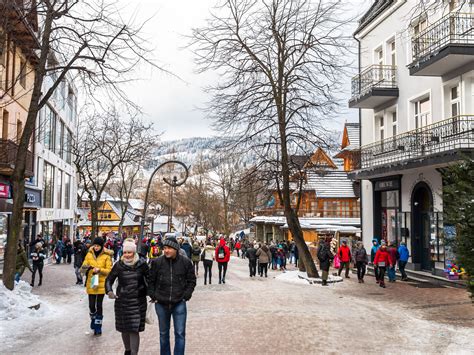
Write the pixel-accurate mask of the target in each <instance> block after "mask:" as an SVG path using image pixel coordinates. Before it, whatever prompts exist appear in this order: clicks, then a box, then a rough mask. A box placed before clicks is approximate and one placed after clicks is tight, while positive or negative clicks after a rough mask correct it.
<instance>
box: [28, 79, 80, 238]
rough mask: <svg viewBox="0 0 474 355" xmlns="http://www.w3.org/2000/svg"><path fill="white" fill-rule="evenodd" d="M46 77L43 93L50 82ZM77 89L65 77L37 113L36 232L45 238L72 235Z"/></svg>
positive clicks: (74, 193) (75, 188)
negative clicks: (38, 205) (38, 195)
mask: <svg viewBox="0 0 474 355" xmlns="http://www.w3.org/2000/svg"><path fill="white" fill-rule="evenodd" d="M52 80H53V79H52V78H50V77H48V78H45V83H44V92H46V90H47V88H49V87H50V85H51V84H52ZM76 93H77V90H76V88H75V87H74V85H73V83H72V81H71V80H70V79H67V80H64V81H63V82H62V83H61V84H60V85H59V87H58V88H57V89H56V90H55V93H54V95H53V97H52V98H51V99H50V100H49V101H48V103H47V104H46V105H45V106H44V107H43V109H42V110H41V111H40V112H39V114H38V118H37V130H36V137H35V142H36V143H35V168H36V172H35V184H36V186H38V187H39V188H40V189H41V190H42V204H41V206H42V207H41V209H40V210H39V211H38V214H37V224H38V228H37V229H38V233H40V232H42V233H43V235H44V236H45V237H51V236H53V235H54V236H56V237H58V236H63V237H64V236H68V237H69V238H71V239H72V237H73V235H74V229H75V228H74V227H75V226H74V223H75V213H74V211H75V207H76V198H77V182H76V169H75V167H74V165H73V155H72V144H73V140H74V139H75V136H76V134H75V132H76V130H77V113H76V107H77V94H76Z"/></svg>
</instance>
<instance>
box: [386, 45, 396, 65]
mask: <svg viewBox="0 0 474 355" xmlns="http://www.w3.org/2000/svg"><path fill="white" fill-rule="evenodd" d="M388 48H389V50H390V64H391V65H392V66H395V65H397V52H396V50H395V39H393V40H392V41H391V42H389V44H388Z"/></svg>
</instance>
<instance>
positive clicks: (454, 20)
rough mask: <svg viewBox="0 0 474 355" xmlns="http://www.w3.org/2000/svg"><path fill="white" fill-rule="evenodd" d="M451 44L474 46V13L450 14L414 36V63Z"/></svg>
mask: <svg viewBox="0 0 474 355" xmlns="http://www.w3.org/2000/svg"><path fill="white" fill-rule="evenodd" d="M450 44H452V45H474V14H473V13H459V12H453V13H450V14H448V15H446V16H444V17H443V18H441V19H440V20H438V21H437V22H435V23H433V24H432V25H430V26H428V27H427V28H426V29H424V30H423V31H421V32H420V33H418V34H417V35H416V36H414V37H413V38H412V54H413V62H414V63H417V62H422V61H424V60H425V59H427V58H429V57H430V56H432V55H433V54H436V53H437V52H438V51H439V50H441V49H442V48H444V47H446V46H448V45H450Z"/></svg>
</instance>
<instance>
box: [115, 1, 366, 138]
mask: <svg viewBox="0 0 474 355" xmlns="http://www.w3.org/2000/svg"><path fill="white" fill-rule="evenodd" d="M215 2H216V0H128V1H125V0H120V3H123V4H124V6H125V8H124V12H123V15H124V18H128V17H130V16H132V15H134V14H135V16H136V17H137V22H140V21H142V20H143V19H146V18H148V17H150V16H153V18H152V19H151V20H150V22H149V23H148V24H147V25H146V27H145V29H144V30H145V37H146V38H148V39H149V40H150V41H151V45H152V46H153V47H154V48H155V53H154V57H156V58H157V59H158V63H159V64H160V65H161V66H163V67H164V68H166V69H168V70H170V71H172V72H173V73H175V74H177V75H178V76H179V77H180V78H182V80H179V79H177V78H175V77H173V76H170V75H166V74H163V73H160V72H159V71H158V70H151V69H143V70H141V72H140V76H141V77H142V78H144V80H140V81H137V82H135V83H134V84H133V86H132V87H131V88H130V97H131V98H133V99H134V100H135V101H136V102H137V103H138V104H139V105H141V106H142V107H143V109H144V111H145V113H146V116H147V118H149V119H150V120H151V121H152V122H154V125H155V127H156V129H157V130H158V131H162V132H164V134H163V136H162V139H163V140H171V139H179V138H188V137H196V136H200V137H207V136H212V135H214V134H215V132H213V131H212V130H211V128H210V124H211V122H209V121H208V120H207V119H205V118H204V117H203V116H204V114H203V112H201V111H200V110H199V109H198V107H202V106H203V105H204V104H205V102H206V100H207V96H206V94H205V93H204V92H203V90H202V88H203V87H204V86H205V85H208V84H210V83H212V82H213V81H215V80H218V78H217V77H216V76H215V75H213V74H212V73H209V74H205V75H203V74H200V75H197V74H195V72H194V71H195V65H194V62H193V57H192V54H191V52H190V51H189V50H188V49H183V47H184V46H185V45H186V44H187V42H188V40H187V39H186V38H185V35H189V34H190V33H191V29H192V28H195V27H199V26H201V25H202V24H203V23H204V21H205V19H206V18H207V17H208V14H209V9H210V8H211V7H212V6H213V5H214V4H215ZM371 3H372V1H371V0H352V1H347V2H346V4H347V7H348V11H350V12H352V13H360V12H361V11H363V10H365V9H367V8H368V7H369V6H370V4H371ZM355 59H356V58H355ZM354 66H357V62H356V61H354ZM347 83H348V84H347V88H348V89H349V88H350V86H349V83H350V78H347ZM347 95H350V92H349V93H348V94H347ZM348 99H349V97H347V99H346V100H345V102H347V100H348ZM346 106H347V104H346ZM345 111H346V112H345V113H343V114H342V115H341V117H340V119H339V123H338V124H336V127H337V126H339V127H340V128H341V129H342V125H343V123H344V121H345V120H348V121H354V120H356V119H357V110H355V109H352V110H349V109H347V110H345Z"/></svg>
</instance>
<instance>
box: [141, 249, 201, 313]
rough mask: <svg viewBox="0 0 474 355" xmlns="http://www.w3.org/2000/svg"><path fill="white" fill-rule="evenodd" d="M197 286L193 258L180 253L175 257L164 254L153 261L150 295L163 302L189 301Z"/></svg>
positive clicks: (150, 276)
mask: <svg viewBox="0 0 474 355" xmlns="http://www.w3.org/2000/svg"><path fill="white" fill-rule="evenodd" d="M195 287H196V274H195V273H194V266H193V264H192V263H191V260H189V259H188V258H186V257H185V256H182V255H180V254H179V253H178V255H177V256H176V258H175V259H168V258H166V257H165V256H164V255H162V256H160V257H159V258H156V259H155V260H153V261H152V263H151V268H150V273H149V278H148V296H150V297H151V298H152V299H153V300H155V301H157V302H158V303H161V304H166V305H168V304H176V303H178V302H181V301H182V300H185V301H188V300H189V299H190V298H191V296H192V294H193V291H194V288H195Z"/></svg>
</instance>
